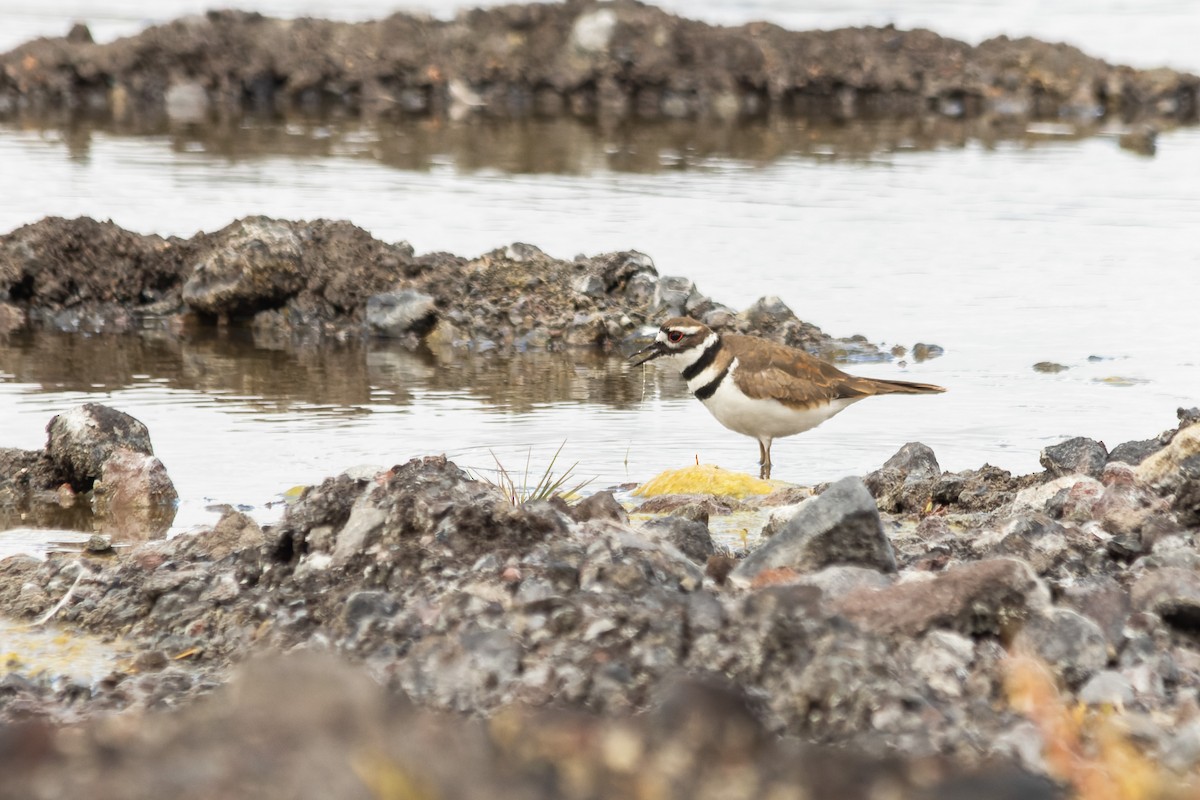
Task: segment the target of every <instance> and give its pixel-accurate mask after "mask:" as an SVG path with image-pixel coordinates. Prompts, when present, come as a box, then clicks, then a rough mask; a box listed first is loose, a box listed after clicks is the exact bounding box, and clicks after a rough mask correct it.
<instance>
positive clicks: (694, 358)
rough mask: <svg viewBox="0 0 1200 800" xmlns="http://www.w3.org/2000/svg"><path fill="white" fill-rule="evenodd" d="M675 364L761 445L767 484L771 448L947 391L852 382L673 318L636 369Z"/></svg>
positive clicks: (811, 362) (791, 353) (832, 370)
mask: <svg viewBox="0 0 1200 800" xmlns="http://www.w3.org/2000/svg"><path fill="white" fill-rule="evenodd" d="M656 358H662V359H666V360H667V361H669V362H670V363H672V364H673V365H674V366H675V367H676V368H678V369H679V372H680V373H681V374H682V375H683V379H684V380H685V381H687V385H688V389H690V390H691V392H692V394H694V395H696V397H697V398H699V400H700V402H702V403H704V407H705V408H707V409H708V410H709V411H710V412H712V415H713V416H714V417H716V418H717V422H720V423H721V424H722V425H724V426H725V427H726V428H729V429H730V430H731V431H736V432H738V433H741V434H744V435H746V436H752V437H754V438H755V439H757V440H758V455H759V460H758V463H759V465H760V466H761V469H760V470H759V477H760V478H764V479H766V478H770V477H771V442H772V441H774V440H775V439H778V438H779V437H781V436H794V435H795V434H797V433H803V432H804V431H807V430H809V429H811V428H815V427H817V426H818V425H820V424H821V423H822V422H824V421H825V420H827V419H829V418H830V417H832V416H833V415H834V414H837V413H838V412H839V411H841V410H842V409H844V408H846V407H847V406H849V405H851V404H853V403H856V402H858V401H859V400H862V399H863V398H864V397H870V396H871V395H876V394H930V393H934V392H944V391H946V390H945V389H943V388H942V387H941V386H934V385H933V384H929V383H910V382H908V381H887V380H875V379H873V378H858V377H855V376H854V375H847V374H846V373H844V372H842V371H841V370H840V369H838V368H837V367H835V366H833V365H832V364H829V363H827V362H825V361H822V360H820V359H819V358H816V357H814V356H811V355H809V354H808V353H806V352H804V351H803V350H798V349H796V348H794V347H787V346H786V345H782V344H776V343H775V342H769V341H767V340H766V339H760V338H758V337H756V336H741V335H739V334H735V333H726V334H720V333H717V332H716V331H714V330H712V329H711V328H709V327H708V326H707V325H705V324H704V323H702V322H697V321H696V320H694V319H691V318H690V317H674V318H672V319H669V320H667V321H666V322H664V323H663V324H662V327H661V328H659V329H658V335H657V336H656V337H655V339H654V341H653V342H652V343H651V344H650V345H649V346H648V347H645V348H643V349H641V350H639V351H638V352H636V353H634V354H633V355H632V356H631V357H630V359H629V361H630V363H631V364H633V365H635V366H636V365H638V364H645V363H646V362H647V361H651V360H653V359H656Z"/></svg>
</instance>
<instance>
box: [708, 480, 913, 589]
mask: <svg viewBox="0 0 1200 800" xmlns="http://www.w3.org/2000/svg"><path fill="white" fill-rule="evenodd" d="M830 564H861V565H865V566H868V567H874V568H876V569H879V570H882V571H885V572H895V571H896V555H895V552H894V551H893V550H892V543H891V542H890V541H889V540H888V538H887V536H886V535H885V534H884V532H883V523H882V522H881V521H880V519H879V509H878V508H876V507H875V500H874V498H872V497H871V493H870V492H869V491H867V487H866V485H864V484H863V482H862V481H861V480H860V479H858V478H853V477H851V478H843V479H842V480H840V481H838V482H837V483H835V484H833V485H832V486H830V487H829V488H828V489H826V490H825V493H824V494H822V495H820V496H818V497H816V498H814V499H813V500H810V501H808V502H806V503H804V504H803V505H802V506H800V507H799V508H798V509H797V511H796V514H795V516H793V517H792V519H791V520H790V521H789V522H788V523H787V524H786V525H785V526H784V527H783V529H782V530H780V531H779V532H778V533H776V534H775V535H774V536H772V537H771V539H770V540H769V541H767V543H766V544H764V545H763V546H762V547H760V548H758V549H757V550H755V551H754V552H753V553H751V554H750V556H749V558H747V559H746V560H745V561H743V562H742V563H741V564H739V565H738V567H737V568H736V569H735V570H734V571H733V574H732V575H731V576H730V578H731V579H732V580H733V581H734V582H735V583H739V584H741V585H748V584H750V582H752V581H753V580H754V578H755V576H757V575H758V574H759V573H761V572H763V571H764V570H768V569H775V568H778V567H787V568H789V569H793V570H796V571H797V572H811V571H813V570H817V569H820V568H821V567H824V566H828V565H830Z"/></svg>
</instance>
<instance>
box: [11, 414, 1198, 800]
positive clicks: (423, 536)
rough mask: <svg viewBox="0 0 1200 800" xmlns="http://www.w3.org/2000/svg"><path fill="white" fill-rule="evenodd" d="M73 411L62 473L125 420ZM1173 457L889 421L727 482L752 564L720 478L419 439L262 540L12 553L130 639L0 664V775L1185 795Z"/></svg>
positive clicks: (290, 783) (487, 788)
mask: <svg viewBox="0 0 1200 800" xmlns="http://www.w3.org/2000/svg"><path fill="white" fill-rule="evenodd" d="M72 413H78V414H83V415H87V414H91V415H95V417H96V419H98V420H108V422H109V423H110V424H108V425H107V426H105V425H99V424H97V425H87V424H83V422H82V421H81V420H76V422H75V423H74V424H69V425H64V424H63V422H62V421H61V420H56V421H55V423H54V424H52V425H51V438H50V441H49V443H48V445H47V448H46V451H45V453H44V454H43V455H44V456H45V457H46V458H47V459H49V460H50V461H53V462H55V463H60V462H67V463H71V462H73V461H75V460H78V459H90V458H93V457H94V454H95V453H96V452H98V451H104V448H103V447H100V446H99V444H100V443H103V442H106V441H107V442H109V444H110V445H112V446H110V447H109V448H108V450H107V451H104V452H107V453H108V456H106V457H105V461H104V462H103V463H101V465H100V468H101V469H103V468H104V463H107V461H108V460H111V458H113V457H114V456H113V454H114V453H118V452H119V451H121V450H122V449H123V447H121V446H120V445H121V443H123V442H125V441H126V440H127V439H128V438H130V437H132V438H133V439H134V440H136V441H140V440H141V438H142V433H143V431H142V430H139V429H138V428H137V427H136V426H135V425H134V424H132V422H129V421H128V420H123V419H122V418H121V417H120V416H119V415H115V413H114V412H109V411H106V410H104V409H103V408H102V407H95V406H92V407H88V408H86V409H83V410H81V411H79V412H72ZM118 423H120V424H118ZM81 434H86V435H87V436H92V437H95V438H96V439H98V442H97V441H92V440H88V441H91V444H90V445H89V446H80V444H87V443H88V442H87V441H85V442H82V443H81V442H79V441H77V439H76V437H79V436H80V435H81ZM146 445H147V446H148V442H146ZM1197 459H1200V412H1197V411H1196V410H1193V411H1191V412H1186V413H1184V412H1181V414H1180V423H1179V425H1178V427H1177V428H1174V429H1171V430H1169V431H1166V432H1164V433H1163V434H1161V435H1159V436H1156V437H1152V438H1150V439H1147V440H1145V441H1141V442H1131V443H1127V444H1125V445H1122V446H1120V447H1117V448H1114V449H1113V450H1112V451H1111V452H1110V451H1109V450H1108V449H1107V448H1105V447H1104V445H1102V444H1100V443H1099V442H1095V441H1091V440H1088V439H1076V440H1071V441H1068V442H1064V443H1063V444H1061V445H1057V446H1054V447H1050V448H1047V449H1046V451H1044V453H1043V455H1042V463H1043V466H1044V467H1045V470H1044V471H1043V472H1041V473H1037V474H1033V475H1028V476H1024V477H1014V476H1012V475H1010V474H1008V473H1006V472H1003V471H1000V470H996V469H994V468H990V467H984V468H982V469H980V470H970V471H966V472H962V473H946V472H943V471H942V470H941V469H940V468H939V466H938V464H937V460H936V457H935V455H934V454H933V453H932V452H931V451H930V450H929V449H928V448H926V447H924V446H923V445H919V444H911V445H906V446H905V447H904V448H903V449H901V451H899V452H898V453H897V454H896V456H895V457H894V458H892V459H891V460H889V461H888V462H887V463H886V464H884V465H883V466H882V468H881V469H879V470H877V471H876V472H873V473H871V474H869V475H867V476H865V477H864V478H863V479H859V478H855V477H851V478H846V479H843V480H841V481H838V482H836V483H834V484H832V485H829V486H824V487H817V489H818V494H817V496H816V497H815V498H813V499H809V500H807V501H806V502H803V503H802V504H795V502H796V500H797V499H798V498H802V497H805V496H806V495H808V494H810V492H807V491H802V490H799V489H797V488H796V487H791V488H784V489H780V490H779V491H777V492H776V493H774V494H770V495H766V496H765V497H761V498H759V499H757V500H753V501H742V503H746V502H750V503H752V504H753V505H756V506H758V507H761V508H773V509H774V510H773V511H772V516H771V520H770V522H769V523H768V532H769V533H770V536H769V538H768V539H767V540H766V542H765V543H764V544H762V545H761V546H760V547H758V548H757V549H755V550H754V551H753V552H752V553H749V554H746V553H730V552H723V551H721V550H719V549H718V548H716V547H715V546H714V544H713V541H712V539H711V537H710V534H709V529H708V523H709V520H710V514H715V513H719V510H720V509H721V507H722V506H723V503H721V502H714V501H713V500H705V499H704V498H696V497H679V498H676V499H675V500H674V501H671V500H670V499H662V498H660V499H658V500H657V502H656V506H657V507H658V508H660V509H670V508H674V509H675V510H674V511H667V512H666V513H659V514H656V515H652V516H651V517H650V518H645V517H634V518H631V517H630V515H629V513H628V512H627V510H626V509H625V508H623V507H621V506H620V505H619V504H618V503H617V502H616V501H615V500H614V498H613V497H612V495H611V494H609V493H607V492H601V493H599V494H596V495H593V496H592V497H590V498H588V499H587V500H585V501H583V502H580V503H577V504H575V505H573V506H572V505H568V504H566V503H565V502H563V501H561V500H552V501H529V502H525V503H521V504H514V503H513V502H512V500H511V499H510V498H509V497H507V496H506V495H505V494H504V493H503V492H502V491H500V490H499V489H498V488H497V487H495V486H492V485H490V484H487V483H482V482H478V481H475V480H472V479H470V478H469V477H468V476H467V475H466V474H465V473H464V472H463V471H461V470H460V469H459V468H458V467H456V466H455V465H454V464H453V463H451V462H448V461H446V460H445V459H444V458H421V459H414V460H412V461H410V462H408V463H406V464H403V465H397V466H396V467H394V468H392V469H391V470H389V471H387V472H385V473H383V474H380V475H375V476H367V475H358V474H343V475H339V476H337V477H332V478H329V479H327V480H326V481H324V482H323V483H322V484H320V485H319V486H313V487H311V488H309V489H308V490H307V491H306V492H305V493H304V495H303V496H302V497H301V498H300V499H299V500H298V501H297V502H295V503H294V504H293V505H292V506H290V507H289V509H288V510H287V512H286V514H285V515H284V517H283V519H282V521H281V522H280V523H279V524H277V525H275V526H272V527H269V528H267V529H263V528H261V527H260V526H259V525H258V524H256V523H255V522H254V520H252V519H250V518H249V517H247V516H246V515H244V514H241V513H239V512H236V511H229V512H228V513H226V514H225V515H224V516H223V517H222V518H221V520H220V521H219V522H218V523H217V524H216V525H215V526H214V527H213V528H212V529H211V530H207V531H200V532H196V533H189V534H184V535H180V536H178V537H175V538H173V539H170V540H160V541H151V542H145V543H142V544H138V545H136V546H133V547H128V548H121V549H119V551H118V552H117V553H115V554H114V553H112V552H108V553H101V552H85V553H82V554H75V555H70V554H54V555H51V556H50V557H49V558H48V559H46V560H45V561H38V560H36V559H33V558H25V557H12V558H8V559H5V560H3V561H0V614H2V615H3V616H4V617H7V618H9V619H18V620H26V621H34V620H43V621H45V620H49V621H50V622H51V623H52V624H58V625H62V626H64V627H65V629H66V630H75V631H81V632H86V633H89V634H92V635H99V636H101V637H107V638H116V637H119V638H120V640H121V641H122V642H123V643H124V647H126V648H128V650H129V656H128V658H127V659H126V660H124V661H122V662H120V663H119V664H118V665H117V666H116V667H115V668H114V669H113V670H112V671H111V672H110V673H109V674H107V676H105V677H103V678H102V679H100V680H98V681H95V682H92V683H89V682H86V681H80V680H78V679H66V678H62V677H60V676H57V675H56V674H55V673H54V671H53V670H50V671H48V672H43V673H41V674H32V675H31V674H22V673H21V671H20V670H19V669H18V670H17V671H16V672H14V673H12V674H10V675H9V676H8V677H6V678H4V679H3V680H0V717H2V718H3V719H5V720H6V722H5V723H3V724H2V725H0V742H3V743H4V746H3V747H0V767H2V769H3V772H4V775H5V780H4V782H3V785H2V786H0V795H2V796H11V797H18V796H19V797H65V796H74V795H76V794H78V793H79V792H81V791H85V790H86V792H87V793H88V795H89V796H94V797H130V796H140V797H141V796H144V797H154V796H162V795H163V794H171V795H174V796H183V797H204V796H213V794H228V793H231V792H232V793H234V794H238V795H246V793H248V792H250V793H253V792H259V791H261V792H262V794H261V795H257V796H280V797H285V796H286V797H297V796H299V797H316V796H328V792H329V791H335V793H336V794H337V796H344V797H381V796H402V797H408V796H412V797H447V796H462V797H474V796H484V795H485V793H486V795H487V796H501V797H530V796H533V797H601V796H639V797H642V796H661V797H680V798H682V797H705V796H711V797H730V796H743V797H761V796H792V795H791V794H788V792H792V793H795V792H802V793H801V794H798V795H796V796H825V797H834V796H836V797H847V798H858V797H862V798H866V797H878V796H880V793H881V792H883V793H884V794H885V795H887V796H903V797H944V798H950V797H973V798H984V797H1011V796H1021V797H1054V796H1057V795H1056V790H1055V788H1054V786H1055V784H1054V783H1053V782H1052V781H1049V780H1046V777H1045V776H1050V777H1052V778H1053V779H1054V780H1056V781H1058V782H1060V783H1062V784H1068V785H1071V786H1074V787H1075V788H1081V787H1085V786H1086V783H1087V781H1089V780H1090V781H1093V782H1094V781H1097V780H1100V781H1105V782H1111V781H1116V780H1118V778H1119V777H1120V778H1121V779H1122V780H1125V779H1126V778H1125V777H1122V776H1126V775H1127V774H1128V773H1129V772H1130V771H1133V774H1134V775H1135V776H1136V779H1137V780H1138V781H1139V782H1140V783H1139V786H1142V787H1143V788H1146V787H1148V792H1147V793H1146V794H1140V795H1137V796H1158V797H1175V796H1180V797H1181V796H1184V795H1182V794H1180V793H1173V792H1176V790H1178V791H1179V792H1181V791H1182V789H1181V788H1180V787H1185V786H1186V785H1187V784H1186V781H1187V779H1188V776H1195V775H1196V772H1197V769H1198V768H1200V723H1198V722H1197V710H1198V708H1200V644H1198V642H1197V639H1196V635H1195V632H1196V629H1197V621H1198V620H1200V577H1198V576H1200V571H1198V570H1197V566H1198V565H1200V547H1198V546H1197V535H1198V534H1200V470H1198V469H1197V465H1196V462H1197ZM86 463H91V462H90V461H88V462H86ZM697 500H699V501H700V502H699V503H698V502H697ZM102 549H103V548H93V550H102ZM297 650H299V651H301V652H302V653H307V654H308V655H303V656H302V655H301V654H299V653H297V652H296V651H297ZM281 651H282V652H290V653H291V655H290V656H289V657H287V658H284V659H283V660H274V661H265V662H256V663H254V664H251V665H250V666H237V665H239V664H241V663H242V662H244V661H246V660H247V659H251V660H255V659H257V658H260V657H261V656H262V654H264V653H278V652H281ZM312 651H320V652H324V653H327V654H328V655H325V656H321V657H318V656H317V654H316V653H314V652H312ZM6 657H7V658H10V659H13V658H15V659H17V661H15V662H13V663H16V664H19V659H20V653H9V654H8V655H7V656H6ZM231 672H232V673H233V674H234V676H235V677H234V678H233V680H232V683H230V674H231ZM368 674H369V675H371V676H373V677H374V679H375V682H374V683H373V682H371V681H369V680H367V678H366V675H368ZM171 709H175V710H173V711H170V713H167V711H168V710H171ZM1114 710H1115V711H1114ZM113 712H121V713H119V714H117V715H116V716H112V713H113ZM583 712H586V713H583ZM462 714H466V715H467V717H475V716H477V715H478V716H483V717H484V720H483V721H480V720H472V719H463V718H462V717H461V716H460V715H462ZM68 722H79V724H69V725H64V723H68ZM232 731H237V732H238V734H236V735H235V734H233V733H231V732H232ZM450 742H453V743H454V746H453V747H451V746H450V745H449V744H448V743H450ZM829 746H835V747H836V749H835V750H826V749H824V748H826V747H829ZM331 787H332V788H331ZM397 787H400V788H397ZM773 789H778V791H780V792H783V793H782V794H772V790H773ZM885 789H886V791H885ZM1014 791H1015V792H1018V794H1016V795H1014V794H1013V792H1014ZM406 792H407V793H406ZM1085 796H1086V795H1085ZM1093 796H1101V795H1093ZM1131 796H1133V795H1131Z"/></svg>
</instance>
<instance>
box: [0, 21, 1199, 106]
mask: <svg viewBox="0 0 1200 800" xmlns="http://www.w3.org/2000/svg"><path fill="white" fill-rule="evenodd" d="M1198 87H1200V79H1197V77H1196V76H1194V75H1190V74H1186V73H1179V72H1175V71H1172V70H1167V69H1156V70H1137V69H1133V68H1130V67H1124V66H1114V65H1110V64H1108V63H1106V62H1104V61H1101V60H1099V59H1095V58H1091V57H1089V56H1087V55H1085V54H1084V53H1082V52H1080V51H1079V50H1077V49H1076V48H1073V47H1070V46H1067V45H1062V44H1050V43H1046V42H1041V41H1037V40H1034V39H1028V38H1025V39H1009V38H1007V37H1003V36H1001V37H997V38H994V39H990V40H988V41H986V42H983V43H982V44H980V45H978V46H971V45H968V44H965V43H963V42H960V41H956V40H954V39H948V38H945V37H942V36H939V35H937V34H936V33H933V32H930V31H926V30H914V31H901V30H895V29H892V28H855V29H844V30H835V31H806V32H796V31H788V30H785V29H783V28H780V27H778V26H775V25H771V24H767V23H751V24H747V25H743V26H740V27H736V28H723V27H715V26H711V25H707V24H705V23H701V22H696V21H692V20H687V19H682V18H679V17H676V16H673V15H671V14H668V13H666V12H664V11H661V10H659V9H657V8H654V7H653V6H647V5H642V4H640V3H635V2H624V1H623V2H614V3H599V2H568V3H561V4H541V3H534V4H529V5H511V6H504V7H499V8H492V9H486V10H474V11H468V12H464V13H462V14H460V15H458V16H457V17H456V18H455V19H454V20H452V21H449V22H443V21H438V20H432V19H428V18H422V17H414V16H409V15H405V14H396V15H393V16H391V17H388V18H386V19H384V20H379V21H374V22H365V23H357V24H352V23H343V22H330V21H324V20H314V19H300V20H294V21H285V20H277V19H270V18H267V17H264V16H262V15H259V14H254V13H244V12H234V11H219V12H210V13H208V14H206V15H203V16H194V17H187V18H183V19H180V20H176V21H174V22H171V23H169V24H166V25H161V26H157V27H153V28H150V29H148V30H146V31H145V32H143V33H141V34H138V35H137V36H133V37H130V38H127V39H122V40H119V41H116V42H113V43H110V44H94V43H93V42H92V41H91V36H90V34H89V33H88V32H87V30H86V29H85V28H82V27H77V28H76V29H75V30H74V31H72V32H71V34H70V35H68V36H66V37H64V38H60V39H39V40H36V41H33V42H29V43H27V44H24V45H22V46H20V47H18V48H16V49H15V50H12V51H10V52H9V53H7V54H4V55H3V56H0V114H8V115H13V114H19V113H26V112H31V111H32V112H43V113H45V112H64V113H67V114H99V115H102V116H111V117H114V118H125V119H128V118H139V117H150V118H154V117H159V118H161V117H169V118H171V119H175V120H178V121H184V122H187V121H198V120H204V119H211V118H216V117H228V116H231V115H233V116H236V115H240V114H243V113H246V112H256V113H279V112H288V111H293V110H304V111H308V112H319V113H324V112H330V111H333V112H338V113H346V114H351V115H361V116H364V117H370V118H404V117H447V116H448V117H465V116H471V115H489V116H503V117H529V116H546V117H556V116H576V117H582V118H589V119H591V118H596V119H628V118H637V119H659V118H691V119H704V118H718V119H722V118H723V119H739V118H752V117H759V116H763V115H769V114H774V113H783V114H795V115H802V116H815V117H834V118H840V119H849V118H855V117H860V116H871V115H883V116H914V115H927V114H931V115H935V116H947V117H975V116H981V115H996V116H999V117H1025V118H1030V117H1042V118H1046V117H1049V118H1053V117H1059V116H1064V115H1066V116H1085V117H1095V116H1106V117H1110V118H1119V119H1130V118H1139V117H1140V118H1154V119H1163V120H1183V121H1193V120H1195V118H1196V115H1197V107H1198V104H1197V89H1198Z"/></svg>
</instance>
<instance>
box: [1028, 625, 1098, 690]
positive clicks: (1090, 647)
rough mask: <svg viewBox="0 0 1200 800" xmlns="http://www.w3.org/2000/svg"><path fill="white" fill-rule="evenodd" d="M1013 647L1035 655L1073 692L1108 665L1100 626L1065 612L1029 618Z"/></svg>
mask: <svg viewBox="0 0 1200 800" xmlns="http://www.w3.org/2000/svg"><path fill="white" fill-rule="evenodd" d="M1013 645H1014V646H1015V647H1017V648H1018V649H1023V650H1027V651H1028V652H1032V653H1034V654H1036V655H1037V657H1038V658H1039V659H1041V660H1042V661H1044V662H1045V663H1046V664H1048V665H1050V666H1051V667H1052V668H1053V669H1054V670H1055V672H1056V673H1058V674H1059V675H1060V676H1061V677H1062V678H1063V680H1064V681H1066V683H1067V685H1069V686H1071V687H1073V688H1077V687H1079V686H1081V685H1082V684H1083V683H1084V682H1085V681H1086V680H1087V679H1088V678H1090V677H1091V676H1092V675H1094V674H1095V673H1096V672H1098V671H1099V670H1101V669H1103V668H1104V665H1105V664H1107V663H1108V642H1107V641H1106V640H1105V637H1104V632H1103V631H1101V630H1100V626H1099V625H1097V624H1096V623H1095V622H1093V621H1092V620H1090V619H1088V618H1087V617H1085V616H1083V615H1082V614H1079V613H1077V612H1075V611H1071V610H1070V609H1066V608H1049V609H1045V610H1043V611H1041V613H1037V614H1034V615H1032V616H1030V618H1029V619H1028V620H1026V621H1025V624H1024V625H1022V626H1021V630H1020V632H1018V633H1017V636H1016V638H1015V639H1014V640H1013Z"/></svg>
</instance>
